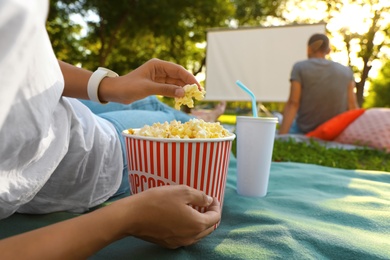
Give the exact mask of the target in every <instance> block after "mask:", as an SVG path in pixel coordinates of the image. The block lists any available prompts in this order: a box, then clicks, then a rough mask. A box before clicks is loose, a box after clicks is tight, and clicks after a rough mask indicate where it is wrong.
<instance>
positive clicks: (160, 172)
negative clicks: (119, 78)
mask: <svg viewBox="0 0 390 260" xmlns="http://www.w3.org/2000/svg"><path fill="white" fill-rule="evenodd" d="M172 133H174V134H172ZM123 135H124V137H125V140H126V151H127V159H128V168H129V182H130V188H131V192H132V193H133V194H136V193H139V192H142V191H144V190H146V189H148V188H152V187H158V186H162V185H175V184H185V185H188V186H190V187H193V188H195V189H198V190H201V191H203V192H205V193H206V194H207V195H209V196H212V197H216V198H217V199H218V201H219V202H220V203H221V207H222V205H223V198H224V192H225V184H226V176H227V170H228V165H229V158H230V151H231V146H232V141H233V140H234V138H235V135H234V134H232V133H230V132H229V131H227V130H226V129H224V128H223V127H222V126H221V125H220V124H219V123H208V122H204V121H203V120H200V119H192V120H190V121H189V122H186V123H184V124H181V123H180V122H177V121H172V122H171V123H167V122H166V123H164V124H159V123H157V124H154V125H153V126H145V127H144V128H141V129H129V130H125V131H123ZM156 136H157V137H156ZM194 136H195V137H194ZM199 136H201V137H199ZM211 136H212V137H211ZM194 208H195V209H197V210H199V211H200V212H205V210H206V209H205V208H204V207H197V206H194Z"/></svg>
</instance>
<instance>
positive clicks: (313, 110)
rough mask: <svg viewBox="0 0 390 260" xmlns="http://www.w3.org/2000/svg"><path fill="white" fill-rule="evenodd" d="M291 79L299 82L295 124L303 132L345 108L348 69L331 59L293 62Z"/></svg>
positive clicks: (346, 103) (349, 77)
mask: <svg viewBox="0 0 390 260" xmlns="http://www.w3.org/2000/svg"><path fill="white" fill-rule="evenodd" d="M291 80H295V81H298V82H300V83H301V88H302V91H301V101H300V106H299V109H298V113H297V118H296V120H297V125H298V127H299V129H301V131H302V132H304V133H306V132H309V131H311V130H313V129H315V128H316V127H317V126H318V125H320V124H322V123H323V122H325V121H327V120H329V119H331V118H332V117H334V116H336V115H338V114H340V113H342V112H345V111H347V110H348V102H347V101H348V85H349V83H350V82H351V81H352V80H353V75H352V71H351V70H350V69H349V68H347V67H345V66H343V65H341V64H339V63H336V62H333V61H330V60H326V59H322V58H311V59H308V60H305V61H301V62H298V63H296V64H295V66H294V68H293V71H292V75H291Z"/></svg>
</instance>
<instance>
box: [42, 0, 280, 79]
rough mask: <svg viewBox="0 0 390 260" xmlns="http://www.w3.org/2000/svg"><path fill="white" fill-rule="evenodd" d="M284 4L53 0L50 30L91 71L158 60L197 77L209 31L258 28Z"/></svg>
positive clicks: (275, 0)
mask: <svg viewBox="0 0 390 260" xmlns="http://www.w3.org/2000/svg"><path fill="white" fill-rule="evenodd" d="M284 1H286V0H272V1H270V0H257V1H249V0H234V1H233V0H214V1H207V0H200V1H189V0H183V1H174V0H160V1H138V0H116V1H115V4H112V3H111V2H110V1H101V0H57V1H51V6H50V16H49V19H48V23H47V27H48V31H49V34H51V38H52V39H53V40H57V39H58V41H59V43H60V44H56V45H55V46H54V49H55V52H56V53H63V55H61V59H63V60H65V61H68V62H70V63H73V64H81V65H82V66H83V67H85V68H87V69H91V70H93V69H95V68H96V67H97V66H107V67H110V68H112V69H113V70H115V71H117V72H118V73H120V74H122V73H126V72H128V71H130V70H132V69H134V68H136V67H138V66H139V65H141V64H142V63H144V62H145V61H147V60H149V59H150V58H153V57H156V58H160V59H164V60H168V61H172V62H175V63H178V64H181V65H183V66H184V67H185V68H187V69H189V70H191V71H192V72H193V73H194V74H195V75H196V74H197V73H199V72H201V71H202V70H203V68H204V65H205V58H206V57H205V56H206V51H205V47H204V45H203V46H200V44H204V43H205V42H206V33H207V30H208V29H209V28H214V27H228V26H230V25H231V24H230V23H231V21H237V22H238V23H239V24H240V25H252V24H256V25H258V23H259V21H260V20H261V18H264V17H266V16H267V15H276V14H277V9H278V4H279V3H280V2H284ZM73 14H80V15H81V16H82V17H83V18H84V21H85V22H86V23H87V30H86V31H85V35H80V34H79V35H75V34H74V33H73V31H72V30H79V28H74V26H75V25H74V24H73V23H72V21H71V19H70V18H69V17H70V16H71V15H73ZM58 17H59V18H60V19H58ZM63 29H65V30H63ZM54 32H56V34H54ZM64 38H66V39H67V41H62V39H64ZM72 45H73V46H75V48H73V49H71V50H69V46H72ZM80 46H83V47H80ZM74 50H75V51H76V52H73V51H74Z"/></svg>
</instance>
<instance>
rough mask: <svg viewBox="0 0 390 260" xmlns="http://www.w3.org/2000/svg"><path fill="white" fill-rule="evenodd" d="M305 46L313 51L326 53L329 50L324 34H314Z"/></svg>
mask: <svg viewBox="0 0 390 260" xmlns="http://www.w3.org/2000/svg"><path fill="white" fill-rule="evenodd" d="M307 45H308V46H310V47H311V48H312V49H313V51H322V52H327V51H328V50H329V38H328V37H327V36H326V35H325V34H322V33H316V34H313V35H312V36H311V37H310V39H309V41H308V43H307Z"/></svg>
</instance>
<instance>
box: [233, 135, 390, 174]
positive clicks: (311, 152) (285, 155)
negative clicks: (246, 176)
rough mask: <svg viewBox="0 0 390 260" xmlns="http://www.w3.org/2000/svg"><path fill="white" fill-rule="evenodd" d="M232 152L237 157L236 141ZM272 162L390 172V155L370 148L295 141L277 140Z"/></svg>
mask: <svg viewBox="0 0 390 260" xmlns="http://www.w3.org/2000/svg"><path fill="white" fill-rule="evenodd" d="M232 152H233V154H234V155H235V156H236V140H235V141H234V142H233V147H232ZM272 161H274V162H298V163H309V164H317V165H322V166H328V167H335V168H341V169H361V170H375V171H387V172H389V171H390V153H386V152H384V151H379V150H372V149H368V148H364V149H355V150H342V149H337V148H325V147H323V146H321V145H320V144H319V143H317V142H315V141H311V143H310V144H307V143H302V142H301V143H300V142H296V141H294V140H289V141H282V140H275V143H274V150H273V154H272Z"/></svg>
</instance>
